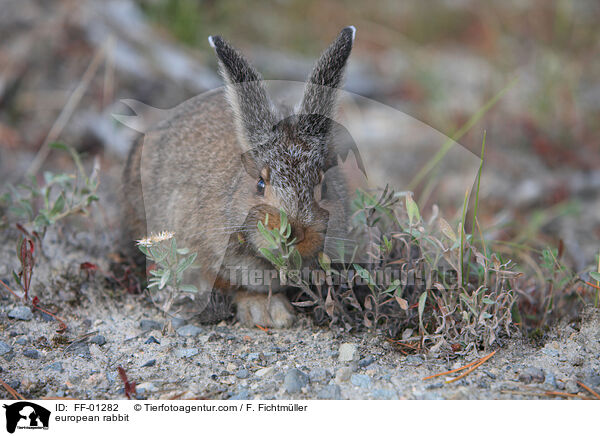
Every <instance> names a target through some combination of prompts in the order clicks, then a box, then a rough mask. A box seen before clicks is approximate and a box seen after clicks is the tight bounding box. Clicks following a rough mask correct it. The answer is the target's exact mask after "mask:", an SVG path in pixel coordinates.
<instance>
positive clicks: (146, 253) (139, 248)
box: [137, 245, 150, 257]
mask: <svg viewBox="0 0 600 436" xmlns="http://www.w3.org/2000/svg"><path fill="white" fill-rule="evenodd" d="M137 248H138V250H140V251H141V252H142V253H144V256H146V257H150V253H149V252H148V247H146V246H145V245H138V246H137Z"/></svg>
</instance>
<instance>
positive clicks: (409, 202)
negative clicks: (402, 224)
mask: <svg viewBox="0 0 600 436" xmlns="http://www.w3.org/2000/svg"><path fill="white" fill-rule="evenodd" d="M406 212H407V213H408V222H409V224H410V225H411V226H412V225H413V224H415V223H417V222H419V220H420V219H421V214H420V213H419V206H417V203H415V201H414V200H413V199H412V197H411V196H410V195H407V196H406Z"/></svg>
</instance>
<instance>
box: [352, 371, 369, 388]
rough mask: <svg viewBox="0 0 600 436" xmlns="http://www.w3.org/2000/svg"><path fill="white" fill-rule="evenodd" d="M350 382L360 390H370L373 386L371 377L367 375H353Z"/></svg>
mask: <svg viewBox="0 0 600 436" xmlns="http://www.w3.org/2000/svg"><path fill="white" fill-rule="evenodd" d="M350 382H351V383H352V384H353V385H354V386H358V387H359V388H363V389H369V387H370V386H371V377H369V376H368V375H365V374H352V377H350Z"/></svg>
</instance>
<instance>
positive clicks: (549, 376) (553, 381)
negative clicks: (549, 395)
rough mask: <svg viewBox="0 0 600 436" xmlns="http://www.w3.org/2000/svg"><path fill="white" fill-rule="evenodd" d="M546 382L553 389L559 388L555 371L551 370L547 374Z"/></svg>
mask: <svg viewBox="0 0 600 436" xmlns="http://www.w3.org/2000/svg"><path fill="white" fill-rule="evenodd" d="M544 384H546V385H548V386H550V387H551V388H553V389H557V388H558V386H557V384H556V377H555V375H554V374H553V373H551V372H549V373H547V374H546V377H545V378H544Z"/></svg>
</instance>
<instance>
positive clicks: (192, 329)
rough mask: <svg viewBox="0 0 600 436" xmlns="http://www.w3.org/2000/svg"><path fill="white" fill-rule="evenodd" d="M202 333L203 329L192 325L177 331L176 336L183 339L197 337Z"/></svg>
mask: <svg viewBox="0 0 600 436" xmlns="http://www.w3.org/2000/svg"><path fill="white" fill-rule="evenodd" d="M202 333H204V329H202V328H200V327H197V326H195V325H192V324H188V325H185V326H183V327H179V328H178V329H177V334H178V335H179V336H184V337H189V336H198V335H200V334H202Z"/></svg>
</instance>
